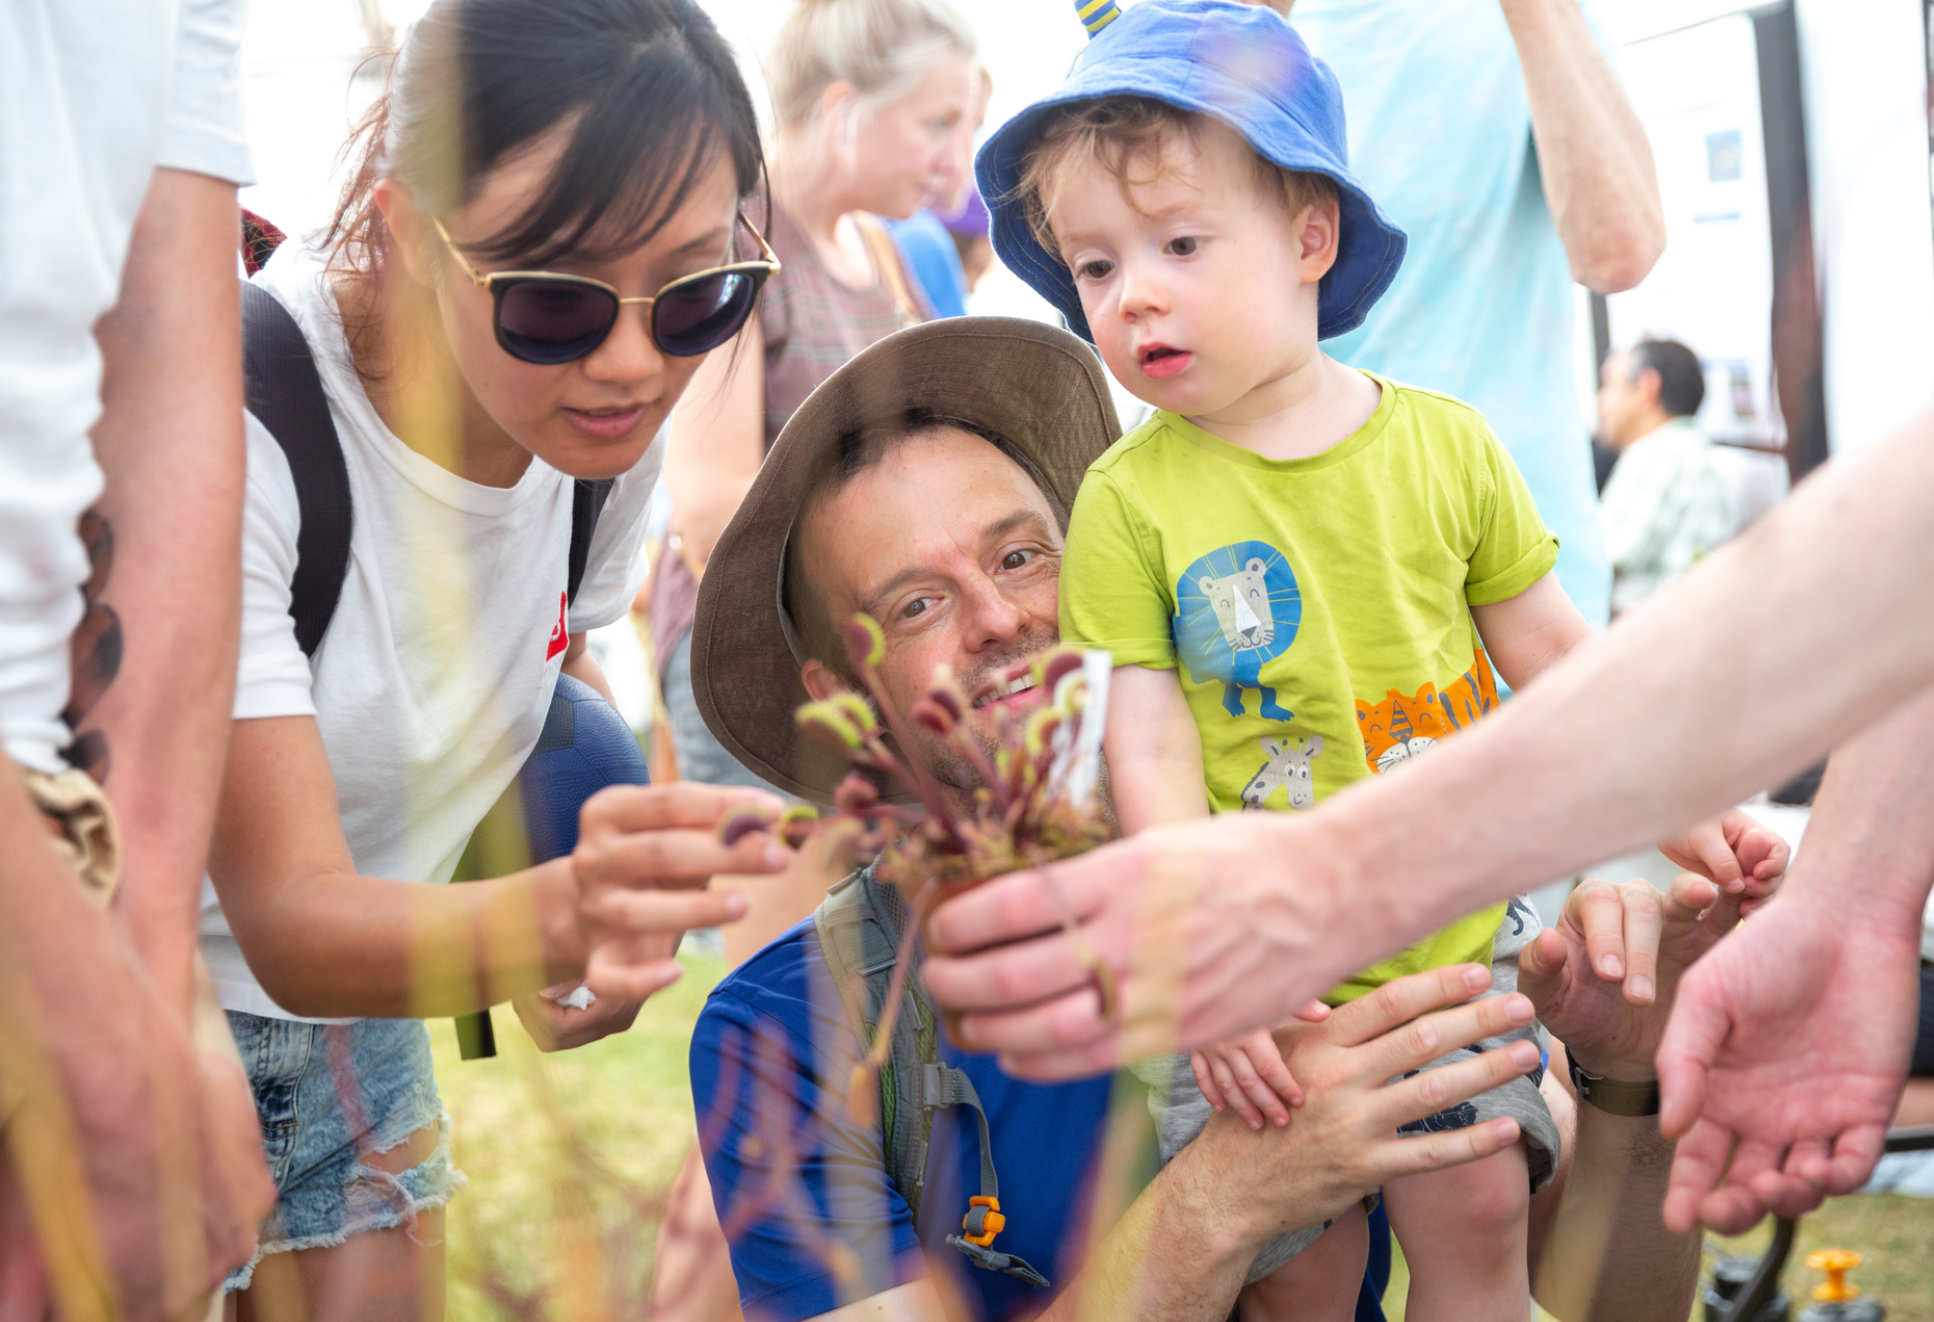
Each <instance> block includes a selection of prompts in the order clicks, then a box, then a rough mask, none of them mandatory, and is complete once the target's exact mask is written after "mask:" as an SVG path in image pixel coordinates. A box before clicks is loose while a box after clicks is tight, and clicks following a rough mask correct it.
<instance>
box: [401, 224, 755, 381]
mask: <svg viewBox="0 0 1934 1322" xmlns="http://www.w3.org/2000/svg"><path fill="white" fill-rule="evenodd" d="M737 219H738V222H739V223H740V224H742V225H744V226H745V227H746V228H747V229H748V230H751V231H752V237H753V238H754V239H757V240H758V241H759V259H758V260H757V261H749V262H732V263H730V264H729V265H726V266H713V267H709V268H707V269H706V270H703V271H695V272H693V273H692V274H691V275H687V276H680V277H679V278H678V279H676V280H674V281H672V282H671V283H670V284H668V285H666V286H665V287H664V288H663V289H661V290H659V291H658V292H657V293H655V294H652V295H649V296H647V297H640V298H624V297H621V296H620V295H619V293H618V291H617V290H616V289H614V288H612V287H611V286H610V285H607V284H606V283H604V281H602V280H593V279H591V278H590V277H589V276H582V275H563V274H560V273H558V272H555V271H493V272H491V273H490V274H489V275H479V274H477V271H476V269H475V268H474V267H472V266H471V265H470V263H469V262H468V261H466V260H464V256H463V253H462V252H461V251H460V250H459V249H458V248H457V245H456V241H455V240H454V239H452V238H451V237H450V232H449V231H448V230H446V229H444V228H443V222H442V221H440V220H438V219H436V218H435V217H434V216H433V217H431V218H430V223H431V224H433V225H435V226H436V232H437V235H438V236H439V237H440V238H442V240H443V242H444V244H445V246H447V247H448V248H449V249H450V255H451V256H453V257H455V258H456V259H457V265H458V266H460V267H462V268H463V273H464V274H465V275H467V276H469V277H470V279H471V281H472V282H473V283H474V284H476V285H478V286H480V287H481V288H484V289H488V290H489V291H490V298H491V322H492V325H493V326H494V328H495V330H496V332H497V343H498V344H499V345H501V346H502V347H503V350H504V352H505V353H507V354H509V355H510V356H511V357H512V358H518V359H521V360H523V361H524V362H527V363H540V364H543V365H545V366H547V367H548V366H555V365H556V364H558V363H570V362H576V361H577V360H578V359H580V358H583V357H585V356H586V355H587V354H590V353H592V352H593V351H595V350H596V349H597V347H598V346H599V345H600V344H603V343H604V337H605V336H607V335H609V334H610V333H611V328H612V327H613V326H615V325H617V324H618V312H619V310H620V309H621V308H623V307H624V305H625V304H627V303H643V304H645V305H646V306H647V307H649V308H650V309H651V338H652V342H653V343H654V344H656V345H657V346H658V347H659V349H660V350H661V351H663V352H665V353H667V354H670V355H671V356H672V357H674V358H692V357H696V356H697V355H699V354H702V353H705V352H707V351H709V350H712V349H716V348H718V347H719V346H720V345H721V344H724V343H725V342H726V341H727V340H729V339H731V338H732V337H733V336H734V335H736V334H738V332H739V327H741V326H743V325H745V319H746V318H747V317H749V316H751V315H752V309H753V307H754V305H756V304H757V303H758V301H759V290H760V289H761V288H762V287H763V286H764V285H765V282H766V280H767V279H768V278H769V277H771V276H773V275H775V274H777V273H778V270H779V259H778V257H777V256H775V255H774V254H773V251H772V247H771V245H770V244H768V243H767V242H766V240H765V235H763V234H761V233H759V231H758V228H757V227H756V226H754V225H753V223H752V222H751V221H749V220H747V219H746V218H745V217H744V216H742V215H741V216H739V217H738V218H737Z"/></svg>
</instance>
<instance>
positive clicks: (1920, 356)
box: [1794, 0, 1934, 450]
mask: <svg viewBox="0 0 1934 1322" xmlns="http://www.w3.org/2000/svg"><path fill="white" fill-rule="evenodd" d="M1794 9H1795V17H1796V19H1797V20H1798V26H1799V33H1800V75H1801V79H1802V81H1803V82H1804V85H1805V96H1806V119H1807V124H1806V129H1807V153H1808V156H1809V158H1810V165H1811V170H1812V183H1813V224H1814V230H1815V233H1814V239H1815V242H1814V250H1815V253H1816V261H1817V262H1818V265H1819V271H1820V274H1821V277H1822V279H1823V281H1824V287H1825V290H1826V299H1825V313H1826V392H1827V425H1828V428H1829V431H1830V433H1831V438H1832V443H1833V445H1834V448H1835V449H1836V450H1845V449H1850V448H1853V447H1857V446H1860V445H1863V444H1868V443H1870V442H1872V441H1874V440H1877V439H1879V438H1880V437H1882V436H1884V435H1885V434H1886V433H1887V432H1888V431H1889V430H1891V429H1892V428H1894V427H1895V426H1897V425H1898V424H1899V423H1900V422H1901V421H1903V420H1904V419H1905V418H1907V417H1908V416H1909V415H1910V414H1912V413H1913V412H1915V411H1916V410H1918V409H1919V408H1921V407H1922V406H1923V405H1925V404H1926V403H1927V401H1928V399H1929V397H1930V396H1931V395H1934V371H1930V370H1929V367H1930V364H1934V220H1931V219H1930V212H1929V204H1928V152H1927V129H1928V121H1927V60H1926V55H1925V49H1926V48H1925V45H1924V34H1923V31H1922V21H1921V14H1920V4H1919V0H1797V3H1796V4H1795V7H1794Z"/></svg>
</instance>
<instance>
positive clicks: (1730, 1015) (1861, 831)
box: [1659, 689, 1934, 1230]
mask: <svg viewBox="0 0 1934 1322" xmlns="http://www.w3.org/2000/svg"><path fill="white" fill-rule="evenodd" d="M1930 738H1934V689H1929V690H1927V691H1925V692H1923V693H1922V694H1921V695H1920V696H1919V697H1918V698H1917V699H1915V700H1914V701H1913V702H1911V703H1909V704H1907V705H1906V706H1905V707H1903V708H1900V709H1898V710H1897V711H1896V712H1895V713H1894V714H1893V715H1892V716H1890V717H1889V718H1888V719H1887V720H1885V721H1884V722H1881V723H1880V724H1878V725H1876V726H1874V727H1873V728H1871V729H1869V730H1868V731H1867V732H1866V733H1865V734H1863V735H1861V736H1860V737H1859V738H1858V739H1856V740H1855V741H1854V742H1852V743H1850V744H1847V745H1846V746H1844V747H1843V748H1841V749H1840V750H1839V751H1838V752H1836V753H1835V754H1834V755H1833V758H1832V759H1831V760H1830V761H1829V762H1828V763H1827V774H1826V778H1825V780H1823V781H1822V782H1821V786H1820V793H1819V795H1818V797H1817V798H1816V799H1815V800H1814V806H1813V817H1812V821H1811V822H1810V823H1809V824H1808V827H1807V833H1806V836H1805V838H1804V839H1803V840H1802V841H1801V845H1800V849H1799V852H1798V854H1797V855H1796V857H1795V858H1794V861H1793V871H1792V879H1791V880H1790V881H1789V882H1788V883H1787V885H1786V887H1785V889H1784V891H1783V892H1782V893H1781V895H1780V896H1779V898H1778V899H1777V900H1776V901H1775V902H1774V903H1772V904H1769V905H1768V906H1767V908H1766V911H1765V912H1764V913H1763V914H1759V915H1757V916H1755V918H1754V919H1753V921H1752V922H1751V923H1749V924H1747V926H1746V927H1745V928H1744V929H1743V930H1741V931H1740V932H1739V933H1738V934H1737V935H1735V936H1734V937H1733V938H1732V939H1731V940H1729V941H1727V942H1726V943H1725V944H1724V945H1722V946H1721V947H1720V948H1719V949H1718V950H1716V951H1714V952H1713V955H1712V958H1711V959H1709V960H1708V961H1706V962H1705V963H1704V964H1702V965H1700V966H1699V967H1698V968H1697V969H1695V970H1694V971H1693V973H1692V975H1691V976H1690V977H1689V978H1687V980H1686V985H1685V990H1684V992H1683V993H1682V995H1681V997H1680V1003H1679V1006H1678V1008H1677V1009H1676V1010H1675V1011H1674V1013H1673V1017H1672V1022H1671V1025H1670V1027H1669V1029H1668V1030H1667V1033H1666V1037H1665V1042H1664V1044H1663V1045H1662V1046H1661V1048H1660V1051H1659V1074H1660V1079H1661V1082H1662V1085H1663V1087H1664V1089H1665V1106H1666V1110H1665V1117H1664V1122H1665V1127H1666V1132H1667V1133H1669V1134H1671V1135H1673V1136H1674V1137H1675V1138H1681V1136H1682V1141H1681V1142H1680V1144H1679V1152H1678V1157H1677V1160H1676V1161H1675V1163H1674V1167H1673V1173H1672V1195H1671V1199H1670V1201H1669V1202H1668V1203H1667V1205H1666V1212H1667V1217H1668V1219H1669V1220H1670V1221H1671V1222H1672V1223H1673V1224H1674V1225H1677V1226H1679V1227H1681V1228H1689V1227H1691V1226H1692V1225H1694V1224H1696V1222H1698V1221H1701V1220H1703V1221H1705V1222H1706V1223H1708V1224H1710V1225H1712V1226H1714V1227H1716V1228H1719V1229H1722V1230H1738V1229H1744V1228H1745V1227H1746V1226H1748V1225H1750V1224H1752V1223H1753V1222H1755V1221H1757V1220H1759V1218H1760V1217H1761V1216H1763V1215H1765V1213H1766V1212H1767V1210H1768V1209H1772V1210H1774V1211H1779V1212H1783V1213H1786V1214H1789V1215H1797V1214H1798V1213H1799V1212H1802V1211H1805V1210H1808V1209H1810V1208H1812V1207H1815V1206H1817V1205H1818V1204H1819V1201H1820V1199H1821V1198H1822V1197H1823V1196H1825V1195H1827V1194H1841V1193H1848V1192H1850V1191H1852V1190H1853V1189H1856V1188H1858V1187H1859V1186H1860V1185H1861V1184H1863V1183H1864V1182H1865V1181H1866V1179H1867V1177H1868V1175H1870V1174H1871V1173H1872V1172H1873V1166H1874V1163H1875V1161H1877V1160H1878V1159H1879V1156H1880V1146H1881V1140H1882V1139H1883V1137H1884V1136H1885V1133H1886V1129H1887V1126H1888V1124H1889V1122H1890V1119H1891V1117H1892V1115H1893V1111H1894V1105H1895V1103H1896V1102H1897V1101H1898V1100H1899V1097H1900V1090H1901V1085H1902V1083H1903V1081H1904V1080H1905V1077H1906V1072H1907V1063H1908V1059H1909V1057H1910V1055H1911V1054H1912V1051H1913V1041H1914V1033H1915V1026H1916V1006H1917V1004H1918V994H1919V991H1918V981H1917V980H1918V976H1919V968H1920V960H1919V956H1920V933H1921V910H1922V906H1923V905H1924V904H1925V903H1926V900H1927V894H1928V889H1929V887H1930V885H1934V814H1930V813H1929V812H1928V811H1927V805H1928V803H1929V801H1930V799H1931V798H1934V766H1930V765H1929V762H1928V759H1927V758H1926V757H1925V756H1924V755H1923V754H1922V753H1921V751H1920V750H1921V749H1922V748H1924V747H1925V746H1926V741H1927V740H1929V739H1930Z"/></svg>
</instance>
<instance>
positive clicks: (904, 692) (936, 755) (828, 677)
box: [795, 425, 1061, 790]
mask: <svg viewBox="0 0 1934 1322" xmlns="http://www.w3.org/2000/svg"><path fill="white" fill-rule="evenodd" d="M795 536H796V537H797V538H798V539H799V546H798V550H799V553H800V561H801V563H802V565H803V566H804V567H805V569H806V572H807V573H808V574H809V575H810V577H811V579H812V588H813V595H814V596H815V597H816V598H817V600H818V602H819V603H820V604H821V605H822V606H823V608H824V610H825V612H826V614H827V616H828V617H829V620H830V622H831V623H832V624H834V625H835V626H837V625H840V624H843V623H844V622H845V621H846V620H848V619H850V618H851V617H852V616H853V615H854V614H855V613H856V612H859V611H865V612H866V613H867V614H869V615H871V616H872V617H873V618H874V619H876V620H878V621H879V622H880V628H881V630H882V631H883V633H884V634H885V638H886V657H885V660H884V661H883V662H882V663H881V666H880V679H881V682H882V684H883V685H884V687H885V690H886V695H887V698H888V700H889V701H890V702H891V703H892V704H893V706H894V707H895V709H896V711H897V712H898V713H900V714H904V713H906V712H908V711H909V710H911V708H912V706H913V703H914V702H915V701H916V700H917V699H918V698H919V697H920V695H921V694H923V693H925V692H926V690H927V687H928V685H929V684H930V683H931V682H932V679H933V675H934V672H935V671H936V670H937V669H938V668H939V667H941V666H943V665H944V666H949V667H951V668H952V669H953V672H954V675H955V677H956V678H957V679H958V680H959V681H960V684H961V687H962V688H964V689H965V690H967V692H968V693H970V694H971V693H973V692H974V691H975V690H976V689H977V688H978V687H979V686H980V685H981V684H983V683H985V682H986V681H988V680H990V679H995V678H998V677H1000V676H1001V675H1002V674H1004V673H1005V671H1006V670H1007V669H1008V667H1010V666H1011V665H1012V664H1013V663H1014V662H1016V661H1020V660H1024V659H1026V658H1028V657H1031V656H1033V655H1034V654H1035V653H1037V652H1040V651H1042V650H1044V649H1046V648H1048V647H1051V646H1053V645H1054V643H1055V642H1056V641H1057V640H1058V638H1059V637H1060V630H1059V623H1058V587H1059V584H1060V577H1061V527H1060V523H1059V521H1058V520H1057V519H1056V517H1055V513H1054V509H1053V506H1052V505H1050V504H1049V502H1048V498H1047V497H1046V496H1045V495H1044V494H1043V493H1042V491H1041V489H1040V488H1039V487H1038V486H1036V485H1035V483H1034V480H1033V479H1032V478H1031V477H1029V476H1028V474H1027V473H1026V471H1025V470H1023V469H1022V468H1021V467H1020V465H1018V464H1016V463H1015V462H1014V461H1013V460H1012V459H1010V458H1008V457H1007V456H1006V455H1005V454H1002V453H1001V452H1000V451H999V450H998V449H996V448H995V447H994V446H993V445H992V444H990V443H989V442H988V441H986V440H985V439H983V438H982V437H979V436H976V435H974V434H973V433H971V432H967V431H963V430H961V429H960V428H958V427H951V426H945V425H940V426H935V427H932V428H929V429H927V430H924V431H921V432H920V433H919V434H917V435H914V436H910V437H907V438H905V439H902V440H900V441H898V442H897V443H895V444H893V445H891V446H890V447H889V448H888V449H887V451H886V452H885V454H884V455H882V456H881V457H880V458H879V460H878V461H877V462H875V463H873V464H871V465H870V466H868V467H866V468H864V469H862V470H861V471H860V472H859V473H857V474H856V475H854V476H853V477H852V478H850V479H848V480H847V481H846V482H845V483H844V484H843V485H841V486H839V487H838V488H837V489H835V490H833V491H831V492H829V493H827V494H825V495H822V496H821V497H820V498H819V499H818V500H816V501H814V502H813V503H812V505H811V506H810V507H809V508H808V509H807V511H806V513H805V514H804V516H802V518H801V519H800V523H799V527H798V530H797V532H796V533H795ZM804 678H805V681H806V687H807V689H808V691H810V692H811V693H812V694H813V695H814V696H815V697H820V696H824V694H825V693H828V692H831V691H832V690H833V689H834V688H835V687H837V686H838V685H839V684H840V683H841V681H840V680H839V679H838V677H837V676H836V675H835V674H834V672H833V671H832V670H831V669H830V668H828V667H827V666H825V665H823V664H821V663H820V662H818V661H808V662H807V663H806V666H805V670H804ZM1040 700H1041V695H1038V694H1036V693H1033V692H1031V691H1027V692H1019V693H1015V694H1013V695H1011V696H1008V697H1004V698H1001V699H1000V700H998V701H997V702H995V703H993V704H990V707H991V708H992V709H998V710H1011V709H1018V708H1024V707H1026V706H1029V705H1031V704H1033V703H1035V702H1038V701H1040ZM995 719H996V715H995V710H983V711H982V713H981V715H980V717H979V718H978V720H979V722H980V724H981V725H982V727H983V730H984V733H982V742H983V744H986V745H988V746H990V747H991V744H992V739H993V735H992V727H993V725H994V722H995ZM915 737H916V742H917V745H918V746H917V747H915V748H912V749H909V750H907V752H908V754H909V756H913V757H917V758H920V759H921V760H922V761H923V762H925V763H926V765H927V766H928V767H929V768H930V769H931V770H932V771H933V773H934V775H935V776H936V777H938V778H939V779H940V780H941V781H942V782H943V783H945V784H947V785H950V786H953V787H954V788H956V789H960V790H971V789H972V788H973V787H974V786H975V785H977V784H978V783H979V778H978V776H977V775H976V774H975V772H974V770H973V768H972V766H971V765H970V764H969V763H968V762H967V761H966V760H965V759H963V758H961V757H960V756H959V755H958V754H955V753H954V752H952V751H951V750H950V749H948V748H946V747H945V746H944V745H943V744H941V743H940V742H939V741H938V740H936V739H934V738H933V737H932V736H931V735H929V734H928V733H927V732H925V731H924V730H922V731H918V732H917V733H916V736H915Z"/></svg>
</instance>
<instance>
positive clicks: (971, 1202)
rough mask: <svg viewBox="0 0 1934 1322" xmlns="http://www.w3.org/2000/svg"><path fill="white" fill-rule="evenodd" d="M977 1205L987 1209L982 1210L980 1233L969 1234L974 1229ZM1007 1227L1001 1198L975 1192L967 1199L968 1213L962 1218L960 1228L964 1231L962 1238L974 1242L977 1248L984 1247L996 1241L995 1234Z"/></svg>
mask: <svg viewBox="0 0 1934 1322" xmlns="http://www.w3.org/2000/svg"><path fill="white" fill-rule="evenodd" d="M976 1207H984V1208H986V1209H987V1210H986V1211H985V1212H982V1213H981V1214H980V1217H979V1221H980V1227H981V1228H980V1232H979V1233H978V1234H969V1233H967V1232H969V1231H971V1230H973V1226H974V1221H975V1219H976V1218H975V1216H974V1209H975V1208H976ZM1006 1228H1007V1218H1006V1217H1004V1216H1002V1215H1001V1200H1000V1199H998V1198H989V1197H986V1196H985V1195H983V1194H975V1195H974V1196H973V1197H972V1198H969V1199H968V1200H967V1215H966V1216H963V1217H961V1218H960V1229H961V1232H962V1233H961V1236H960V1237H961V1238H962V1239H964V1240H966V1241H967V1242H968V1243H969V1244H972V1245H973V1246H974V1247H975V1248H982V1249H984V1248H987V1247H988V1246H989V1245H991V1244H992V1243H993V1242H994V1236H996V1235H998V1234H1000V1233H1001V1231H1003V1230H1005V1229H1006Z"/></svg>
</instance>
